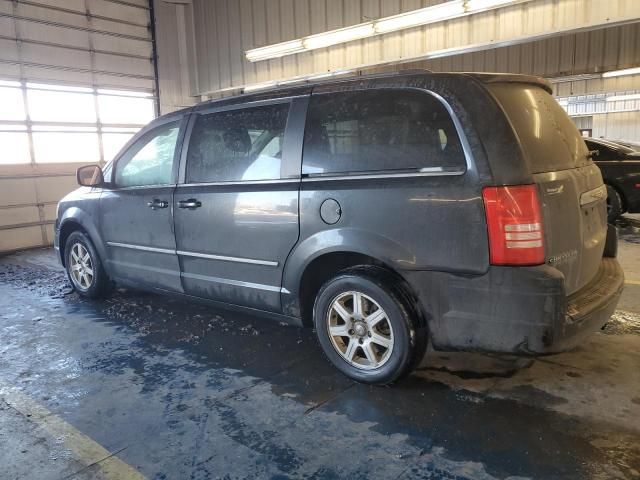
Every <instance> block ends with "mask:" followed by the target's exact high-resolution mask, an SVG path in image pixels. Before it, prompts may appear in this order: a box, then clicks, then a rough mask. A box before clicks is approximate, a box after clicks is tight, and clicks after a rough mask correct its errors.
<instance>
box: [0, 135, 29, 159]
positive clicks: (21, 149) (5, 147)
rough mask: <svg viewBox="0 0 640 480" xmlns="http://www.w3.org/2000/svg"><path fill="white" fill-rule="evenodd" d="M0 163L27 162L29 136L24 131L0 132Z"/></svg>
mask: <svg viewBox="0 0 640 480" xmlns="http://www.w3.org/2000/svg"><path fill="white" fill-rule="evenodd" d="M0 145H2V148H1V149H0V165H7V164H10V163H29V162H31V157H30V155H29V137H28V135H27V134H26V133H18V132H0Z"/></svg>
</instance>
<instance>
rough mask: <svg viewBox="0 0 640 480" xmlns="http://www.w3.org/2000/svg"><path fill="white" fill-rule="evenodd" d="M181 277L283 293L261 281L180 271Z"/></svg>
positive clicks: (279, 289)
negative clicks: (244, 280) (255, 281)
mask: <svg viewBox="0 0 640 480" xmlns="http://www.w3.org/2000/svg"><path fill="white" fill-rule="evenodd" d="M182 277H183V278H191V279H193V280H203V281H205V282H213V283H222V284H224V285H233V286H234V287H244V288H253V289H256V290H266V291H268V292H275V293H284V292H282V289H281V288H280V287H275V286H272V285H264V284H262V283H253V282H243V281H241V280H231V279H229V278H221V277H211V276H209V275H200V274H198V273H185V272H182Z"/></svg>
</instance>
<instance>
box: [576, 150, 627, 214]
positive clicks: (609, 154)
mask: <svg viewBox="0 0 640 480" xmlns="http://www.w3.org/2000/svg"><path fill="white" fill-rule="evenodd" d="M585 143H586V144H587V148H588V149H589V150H590V151H597V152H598V154H597V155H595V156H593V160H594V161H595V163H596V165H598V167H600V171H601V172H602V178H603V179H604V183H605V184H606V185H607V217H608V220H609V222H614V221H615V219H616V218H618V217H619V216H620V215H622V214H623V213H640V152H638V151H636V150H634V149H632V148H630V147H627V146H625V145H621V144H619V143H616V142H612V141H610V140H604V139H600V138H585Z"/></svg>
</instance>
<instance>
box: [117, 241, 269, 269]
mask: <svg viewBox="0 0 640 480" xmlns="http://www.w3.org/2000/svg"><path fill="white" fill-rule="evenodd" d="M107 245H109V246H110V247H120V248H129V249H131V250H141V251H143V252H154V253H166V254H169V255H181V256H183V257H194V258H204V259H207V260H221V261H223V262H236V263H248V264H251V265H265V266H267V267H277V266H278V265H279V263H278V262H274V261H272V260H259V259H257V258H243V257H228V256H226V255H212V254H209V253H197V252H187V251H184V250H170V249H168V248H157V247H147V246H145V245H132V244H130V243H120V242H107Z"/></svg>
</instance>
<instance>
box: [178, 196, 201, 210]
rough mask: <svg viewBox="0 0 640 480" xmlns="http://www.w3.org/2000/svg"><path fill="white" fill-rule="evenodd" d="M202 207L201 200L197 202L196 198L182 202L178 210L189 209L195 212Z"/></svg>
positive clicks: (179, 203)
mask: <svg viewBox="0 0 640 480" xmlns="http://www.w3.org/2000/svg"><path fill="white" fill-rule="evenodd" d="M201 206H202V202H201V201H200V200H196V199H195V198H190V199H188V200H180V201H179V202H178V208H188V209H189V210H194V209H196V208H200V207H201Z"/></svg>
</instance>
